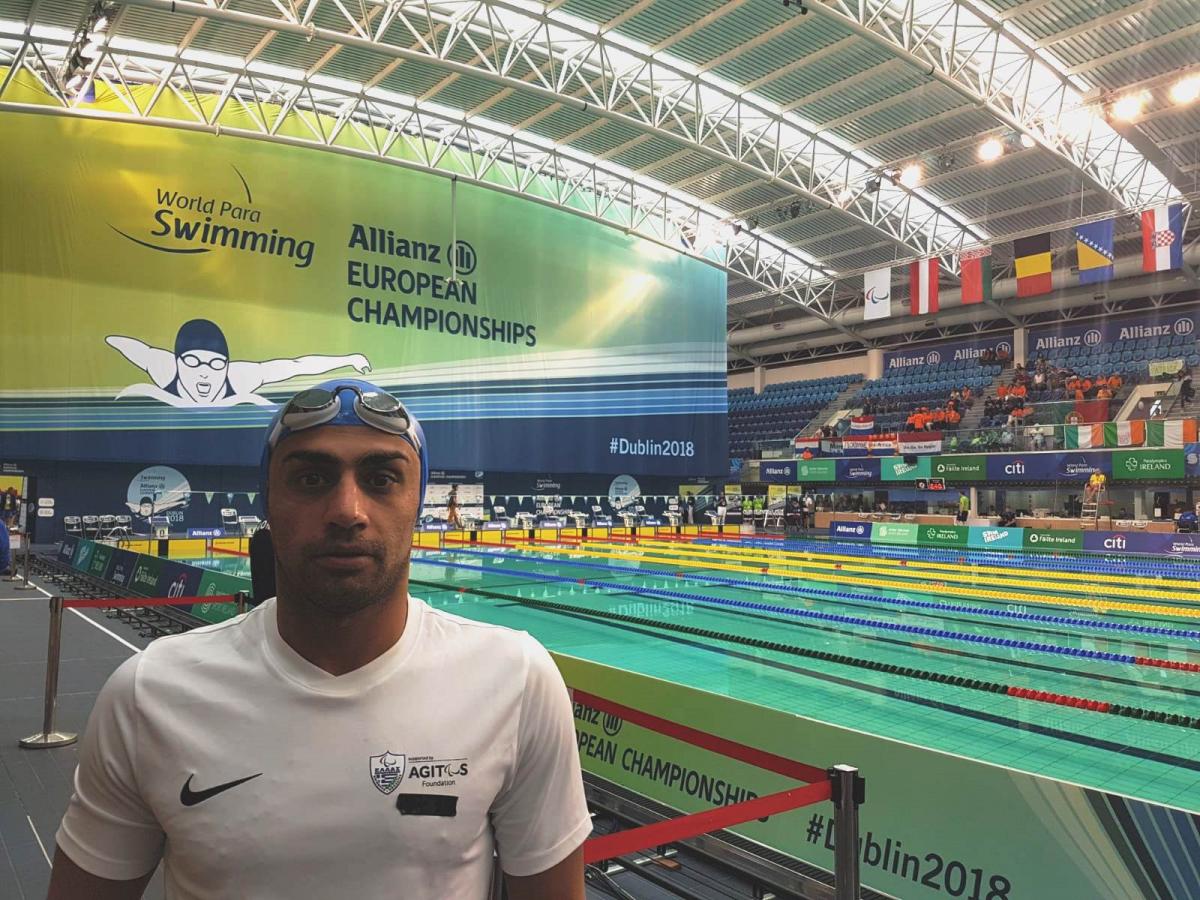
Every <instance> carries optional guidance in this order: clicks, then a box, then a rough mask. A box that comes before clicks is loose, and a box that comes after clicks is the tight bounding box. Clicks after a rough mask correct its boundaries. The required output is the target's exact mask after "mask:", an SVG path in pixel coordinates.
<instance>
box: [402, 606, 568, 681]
mask: <svg viewBox="0 0 1200 900" xmlns="http://www.w3.org/2000/svg"><path fill="white" fill-rule="evenodd" d="M421 602H422V603H424V605H425V623H424V626H423V628H422V631H423V632H424V633H423V634H422V636H421V638H422V641H423V642H428V643H429V645H432V646H434V647H436V648H437V649H436V652H437V653H438V654H439V656H442V657H443V658H445V656H460V655H461V656H465V657H469V658H470V659H472V661H473V663H475V664H476V667H479V666H478V663H480V662H484V661H486V662H487V663H489V664H490V665H491V666H499V667H509V666H512V665H515V664H522V665H528V664H529V663H530V662H532V661H534V660H536V659H540V658H543V657H544V658H549V653H548V652H547V651H546V649H545V648H544V647H543V646H542V645H541V644H539V643H538V642H537V641H536V640H535V639H534V638H533V636H532V635H530V634H529V632H527V631H518V630H516V629H515V628H508V627H506V626H504V625H494V624H492V623H490V622H480V621H477V620H475V619H468V618H466V617H465V616H459V615H455V614H454V613H452V612H448V611H447V610H445V609H439V608H436V607H433V606H431V605H430V604H428V603H425V602H424V601H421ZM479 668H483V667H479Z"/></svg>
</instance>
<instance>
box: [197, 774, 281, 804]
mask: <svg viewBox="0 0 1200 900" xmlns="http://www.w3.org/2000/svg"><path fill="white" fill-rule="evenodd" d="M261 774H262V772H259V773H258V775H249V776H247V777H245V778H239V779H238V780H237V781H227V782H225V783H224V784H218V785H217V786H216V787H210V788H206V789H205V790H203V791H193V790H192V779H193V778H195V777H196V776H195V775H189V776H188V780H187V781H186V782H185V783H184V785H183V787H182V788H181V789H180V791H179V802H180V803H182V804H183V805H184V806H195V805H196V804H197V803H203V802H204V801H205V800H208V799H211V798H212V797H215V796H217V794H220V793H221V792H222V791H227V790H229V789H230V788H235V787H237V786H238V785H239V784H245V783H246V782H247V781H253V780H254V779H255V778H257V777H258V776H259V775H261Z"/></svg>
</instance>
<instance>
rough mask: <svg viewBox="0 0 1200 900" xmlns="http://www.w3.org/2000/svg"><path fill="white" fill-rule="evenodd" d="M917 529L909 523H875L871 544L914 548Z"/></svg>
mask: <svg viewBox="0 0 1200 900" xmlns="http://www.w3.org/2000/svg"><path fill="white" fill-rule="evenodd" d="M918 527H919V526H917V525H913V524H912V523H909V522H876V523H875V528H874V529H873V530H872V532H871V543H872V544H900V545H902V546H906V547H913V546H916V543H917V528H918Z"/></svg>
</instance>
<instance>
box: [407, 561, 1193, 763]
mask: <svg viewBox="0 0 1200 900" xmlns="http://www.w3.org/2000/svg"><path fill="white" fill-rule="evenodd" d="M414 583H415V584H422V585H425V586H428V587H432V588H444V585H439V584H437V583H436V582H424V581H419V580H417V581H414ZM466 593H471V594H475V595H477V596H481V597H490V598H493V599H505V600H513V601H516V602H518V603H520V604H522V605H526V606H532V607H534V608H537V609H542V610H543V611H546V612H550V613H557V614H560V615H565V616H569V617H573V618H577V619H580V620H583V621H588V622H591V623H593V624H597V625H604V626H608V627H612V628H616V629H618V630H621V631H625V632H635V633H639V634H643V635H646V636H648V637H652V638H655V639H656V640H663V641H668V642H670V643H676V644H680V645H684V646H691V647H696V648H698V649H700V650H703V651H705V652H710V653H719V654H722V655H726V656H731V657H734V658H737V659H741V660H745V661H747V662H751V663H755V664H757V665H765V666H769V667H771V668H776V669H780V670H784V671H791V672H793V673H796V674H800V675H806V676H808V677H811V678H815V679H817V680H821V681H827V682H830V683H833V684H839V685H842V686H844V687H849V688H853V689H857V690H862V691H867V692H869V693H873V694H877V695H881V696H887V697H890V698H892V699H897V700H901V701H904V702H908V703H914V704H917V705H920V706H925V707H928V708H932V709H940V710H942V711H946V712H951V713H954V714H957V715H962V716H966V717H968V718H975V719H979V720H981V721H985V722H991V723H994V724H1000V725H1005V726H1006V727H1009V728H1012V729H1014V730H1018V731H1032V732H1036V733H1039V734H1042V735H1045V736H1048V737H1055V738H1059V739H1061V740H1065V741H1069V742H1072V743H1076V744H1082V745H1085V746H1091V747H1095V748H1097V749H1102V750H1108V751H1111V752H1114V753H1118V754H1122V755H1126V756H1137V757H1140V758H1142V759H1146V760H1151V761H1154V762H1161V763H1164V764H1165V765H1169V766H1177V767H1180V768H1185V769H1190V770H1192V771H1200V760H1194V759H1188V758H1186V757H1177V756H1172V755H1170V754H1166V753H1160V752H1158V751H1154V750H1146V749H1143V748H1141V747H1134V746H1130V745H1129V744H1128V743H1118V742H1115V741H1109V740H1106V739H1103V738H1092V737H1088V736H1085V735H1077V734H1074V733H1072V732H1069V731H1063V730H1061V729H1057V728H1052V727H1050V726H1046V725H1037V724H1035V723H1031V722H1021V721H1017V720H1015V719H1011V718H1009V717H1007V716H1000V715H998V714H995V713H985V712H982V711H980V710H974V709H968V708H966V707H961V706H957V705H956V704H952V703H945V702H943V701H939V700H931V699H929V698H927V697H918V696H916V695H914V694H908V693H906V692H901V691H893V690H892V689H890V688H882V687H877V686H875V685H868V684H864V683H862V682H859V681H855V680H853V679H849V678H843V677H841V676H837V675H833V674H831V673H826V672H816V671H813V670H810V669H803V668H801V667H799V666H795V665H791V664H788V663H783V662H780V661H778V660H770V659H764V658H763V657H761V656H754V655H752V654H749V653H742V652H740V651H735V650H731V649H729V648H725V647H713V646H712V645H711V644H705V643H702V642H700V641H695V640H691V639H687V638H678V637H675V636H673V635H663V634H659V633H657V631H655V630H650V629H657V630H659V631H678V632H683V633H687V634H693V635H696V636H700V637H710V634H711V635H712V636H711V637H710V639H712V640H722V641H726V642H728V643H734V644H743V645H748V646H756V647H761V648H762V649H766V650H775V651H777V652H781V653H790V654H792V655H797V656H807V657H810V658H816V659H821V660H823V661H827V662H834V663H839V662H842V661H843V660H847V661H849V662H846V663H845V664H849V665H856V664H864V663H868V662H869V661H865V660H855V659H854V658H853V657H841V658H840V659H836V658H835V659H830V658H829V657H836V656H837V654H819V653H816V652H813V651H805V650H803V648H796V647H787V646H786V645H783V644H774V645H773V644H772V642H770V641H759V640H757V639H747V638H738V637H737V636H736V635H720V634H719V633H716V632H711V633H706V632H707V630H706V629H698V628H690V627H688V626H684V625H676V624H674V623H665V622H654V621H651V620H646V619H639V618H638V617H636V616H627V615H622V614H617V613H600V612H593V611H588V610H580V609H577V608H574V607H567V606H565V605H564V604H555V603H547V602H545V601H540V600H529V599H526V598H523V597H515V596H509V595H505V594H501V593H499V592H497V591H487V590H479V589H468V590H467V591H466ZM604 619H614V620H618V621H615V622H608V621H603V620H604ZM619 622H629V623H634V624H635V625H639V626H641V627H630V625H627V624H619ZM862 667H864V668H869V669H872V670H875V671H887V670H888V668H889V667H882V666H877V665H869V664H868V665H863V666H862ZM890 668H895V667H890ZM892 674H900V675H907V676H908V677H918V678H919V677H921V675H922V674H923V675H929V676H934V677H931V678H925V679H923V680H933V681H939V682H942V683H950V684H953V685H954V686H956V687H964V688H968V689H972V690H984V691H987V692H989V693H1002V694H1005V695H1006V696H1012V697H1014V698H1015V699H1020V700H1029V701H1032V702H1055V701H1054V700H1052V699H1050V698H1052V697H1059V696H1060V695H1050V694H1045V692H1041V691H1030V689H1027V688H1018V687H1016V686H1012V685H1007V686H1006V685H1001V684H993V683H988V682H980V681H974V680H973V679H957V681H956V680H955V679H949V680H946V679H944V677H937V674H936V673H920V672H919V670H913V669H907V670H904V671H901V672H896V673H892ZM958 682H962V683H958ZM1013 689H1016V690H1018V691H1022V692H1028V694H1026V695H1015V694H1010V693H1009V691H1010V690H1013ZM1043 696H1044V698H1045V699H1043ZM1064 699H1079V700H1082V698H1064ZM1082 702H1085V703H1090V704H1093V706H1094V708H1093V709H1091V710H1089V711H1093V712H1096V713H1097V714H1105V713H1107V714H1113V715H1120V716H1128V717H1132V718H1141V719H1143V720H1145V716H1133V715H1131V712H1130V711H1131V708H1130V707H1125V706H1120V705H1117V704H1109V703H1104V702H1102V701H1094V700H1085V701H1082ZM1058 705H1062V704H1058ZM1141 712H1142V713H1145V712H1146V711H1145V710H1141ZM1161 715H1162V720H1161V721H1162V722H1164V723H1166V724H1175V723H1170V722H1169V721H1168V720H1169V719H1170V718H1172V716H1170V715H1167V714H1161ZM1174 718H1175V719H1176V720H1181V719H1187V718H1189V717H1185V716H1174ZM1153 721H1160V720H1159V719H1157V718H1156V719H1153ZM1192 721H1194V722H1195V723H1196V724H1195V725H1193V726H1192V727H1200V720H1192Z"/></svg>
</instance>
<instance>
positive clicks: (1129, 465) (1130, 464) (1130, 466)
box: [1125, 456, 1138, 472]
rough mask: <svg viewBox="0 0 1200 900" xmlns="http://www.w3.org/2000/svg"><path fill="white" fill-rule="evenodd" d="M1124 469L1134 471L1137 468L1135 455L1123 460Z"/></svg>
mask: <svg viewBox="0 0 1200 900" xmlns="http://www.w3.org/2000/svg"><path fill="white" fill-rule="evenodd" d="M1125 470H1126V471H1127V472H1136V471H1137V470H1138V461H1137V458H1136V457H1133V456H1131V457H1129V458H1128V459H1126V460H1125Z"/></svg>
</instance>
